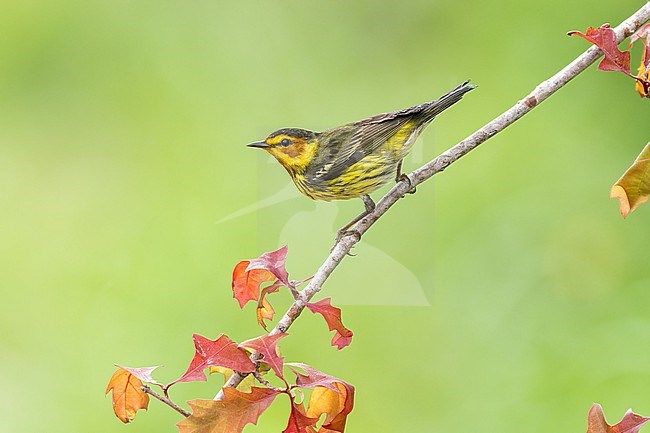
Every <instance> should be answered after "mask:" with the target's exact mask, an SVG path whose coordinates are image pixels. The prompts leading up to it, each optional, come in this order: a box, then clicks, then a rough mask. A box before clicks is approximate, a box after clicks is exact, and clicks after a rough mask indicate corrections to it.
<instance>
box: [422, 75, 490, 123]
mask: <svg viewBox="0 0 650 433" xmlns="http://www.w3.org/2000/svg"><path fill="white" fill-rule="evenodd" d="M476 87H477V86H474V85H472V84H469V80H467V81H465V82H464V83H463V84H461V85H460V86H458V87H456V88H455V89H453V90H450V91H449V92H447V93H446V94H444V95H442V96H441V97H440V98H438V99H436V100H435V101H431V102H427V103H425V104H422V105H421V107H422V111H421V114H422V115H423V117H424V121H425V122H430V121H431V120H433V118H434V117H436V116H437V115H438V114H440V113H442V112H443V111H445V110H446V109H447V108H449V107H451V106H452V105H454V104H455V103H456V102H458V101H460V100H461V99H462V98H463V95H464V94H465V93H467V92H469V91H470V90H474V89H476Z"/></svg>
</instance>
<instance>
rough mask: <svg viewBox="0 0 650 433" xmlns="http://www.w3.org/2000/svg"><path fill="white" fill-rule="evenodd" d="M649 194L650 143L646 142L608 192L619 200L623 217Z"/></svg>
mask: <svg viewBox="0 0 650 433" xmlns="http://www.w3.org/2000/svg"><path fill="white" fill-rule="evenodd" d="M649 195H650V143H648V144H646V146H645V148H644V149H643V151H642V152H641V154H640V155H639V156H638V157H637V159H636V160H635V161H634V163H633V164H632V166H631V167H630V168H628V169H627V171H626V172H625V173H624V174H623V176H621V178H620V179H619V180H617V181H616V183H615V184H614V186H613V187H612V190H611V192H610V197H611V198H616V199H618V201H619V210H620V212H621V215H622V216H623V218H625V217H627V215H628V214H629V213H630V212H632V211H633V210H634V209H636V208H637V207H639V206H640V205H642V204H643V203H645V202H647V201H648V196H649Z"/></svg>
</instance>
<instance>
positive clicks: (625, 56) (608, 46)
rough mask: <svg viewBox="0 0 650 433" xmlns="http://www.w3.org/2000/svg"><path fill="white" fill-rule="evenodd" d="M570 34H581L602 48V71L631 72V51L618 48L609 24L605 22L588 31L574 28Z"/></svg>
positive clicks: (600, 66) (600, 67)
mask: <svg viewBox="0 0 650 433" xmlns="http://www.w3.org/2000/svg"><path fill="white" fill-rule="evenodd" d="M569 36H580V37H581V38H583V39H586V40H588V41H589V42H591V43H592V44H594V45H596V46H597V47H598V48H600V50H601V51H602V52H603V56H604V57H603V60H601V61H600V63H599V64H598V69H600V70H601V71H618V72H623V73H624V74H629V73H630V52H629V51H621V50H619V49H618V42H617V41H616V34H615V33H614V30H612V29H611V28H610V26H609V24H603V25H602V26H600V27H599V28H597V29H595V28H593V27H589V28H588V29H587V33H581V32H579V31H575V30H574V31H571V32H569Z"/></svg>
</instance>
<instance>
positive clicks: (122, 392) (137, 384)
mask: <svg viewBox="0 0 650 433" xmlns="http://www.w3.org/2000/svg"><path fill="white" fill-rule="evenodd" d="M141 387H142V381H140V379H138V378H137V377H135V375H133V374H131V373H130V372H129V371H127V370H125V369H123V368H119V369H118V370H117V371H116V372H115V373H113V376H112V377H111V380H110V381H109V382H108V386H107V387H106V394H108V393H109V392H110V391H113V411H114V412H115V415H116V416H117V417H118V418H119V419H120V420H122V422H123V423H125V424H126V423H128V422H129V421H132V420H133V418H135V414H136V412H137V411H138V410H140V409H145V410H146V409H147V406H149V395H147V393H145V392H144V391H143V390H142V389H141Z"/></svg>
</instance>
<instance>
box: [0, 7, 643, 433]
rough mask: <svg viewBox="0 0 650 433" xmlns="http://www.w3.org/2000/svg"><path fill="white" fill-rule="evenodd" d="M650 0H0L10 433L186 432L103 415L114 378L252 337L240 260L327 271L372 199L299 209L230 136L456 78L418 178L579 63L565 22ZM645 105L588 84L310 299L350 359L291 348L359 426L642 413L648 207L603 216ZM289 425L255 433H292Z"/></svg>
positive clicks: (536, 425) (574, 422)
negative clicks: (341, 395) (275, 257)
mask: <svg viewBox="0 0 650 433" xmlns="http://www.w3.org/2000/svg"><path fill="white" fill-rule="evenodd" d="M641 5H642V2H641V1H628V2H619V3H618V4H616V3H612V2H605V1H595V2H594V1H586V0H581V1H574V2H566V1H560V0H549V1H546V2H543V3H537V4H534V5H533V4H529V3H528V2H521V1H515V0H497V1H491V2H485V1H483V2H457V1H450V0H444V1H443V0H434V1H431V0H403V1H399V2H378V1H373V0H359V1H355V2H344V1H310V2H305V1H298V0H288V1H268V2H261V1H254V2H237V1H218V2H214V1H197V2H180V1H138V2H132V1H123V0H111V1H104V0H90V1H86V2H78V1H66V0H55V1H49V2H36V1H25V0H1V1H0V29H2V30H1V36H0V59H1V60H0V203H1V204H0V206H1V209H2V211H1V212H0V270H1V271H0V290H1V298H0V299H1V301H0V326H1V332H0V344H1V346H0V347H1V349H0V350H1V352H0V384H1V386H0V419H1V420H2V422H0V431H3V432H18V431H20V432H50V433H57V432H81V431H101V432H124V431H127V430H129V431H137V432H143V433H144V432H164V431H168V432H172V431H176V428H175V427H174V423H175V422H177V421H178V420H179V416H178V414H176V413H175V412H173V411H171V410H170V409H169V408H167V407H165V406H163V405H161V404H159V403H158V402H156V401H152V402H151V404H150V410H149V412H141V413H140V414H138V417H137V418H136V420H135V422H134V424H133V425H129V426H126V427H125V426H123V425H122V424H121V423H120V422H119V421H118V420H117V419H116V418H115V417H114V415H113V413H112V410H111V403H110V398H108V397H104V395H103V393H104V388H105V386H106V383H107V381H108V379H109V377H110V375H111V374H112V372H113V366H112V364H113V363H121V364H124V365H129V366H146V365H156V364H164V368H162V369H160V370H159V372H158V375H157V377H158V378H159V379H160V380H161V381H167V380H172V379H174V378H176V377H178V376H179V375H180V374H181V373H182V372H183V371H184V370H185V368H186V366H187V364H188V362H189V360H190V359H191V357H192V353H193V347H192V343H191V335H192V333H193V332H198V333H201V334H203V335H205V336H208V337H210V338H215V337H216V336H217V335H218V334H219V333H220V332H224V333H226V334H228V335H229V336H230V337H232V338H233V339H235V340H238V341H242V340H244V339H247V338H251V337H253V336H256V335H258V334H260V332H261V331H260V329H259V328H258V325H257V324H256V323H255V318H254V314H255V313H254V309H253V308H252V306H249V307H248V308H246V309H245V310H244V311H240V310H239V308H238V307H237V304H236V302H235V301H234V300H233V299H232V294H231V291H230V275H231V271H232V268H233V266H234V265H235V263H236V262H238V261H239V260H243V259H246V258H250V257H255V256H257V255H259V254H260V253H262V252H264V251H269V250H273V249H275V248H277V247H279V246H281V245H283V244H285V243H288V244H289V260H288V268H289V271H290V273H291V275H292V276H293V277H295V278H303V277H306V276H309V275H311V274H312V273H313V272H314V271H315V269H316V267H317V266H318V264H319V263H320V262H322V260H323V259H324V258H325V257H326V255H327V252H328V250H329V248H330V246H331V244H332V239H333V233H334V231H335V229H336V227H337V226H341V225H342V224H343V223H344V222H345V221H346V220H347V219H349V218H351V217H352V216H354V215H355V214H356V212H358V211H359V209H360V208H361V206H362V205H361V202H360V201H359V202H343V203H335V204H332V203H331V204H318V205H317V204H315V203H313V202H311V201H309V200H307V199H304V198H300V197H298V195H297V193H295V192H294V191H293V190H292V188H287V186H288V185H289V180H288V177H287V176H286V173H285V172H284V170H283V169H282V168H281V167H279V166H278V165H276V164H275V163H274V162H273V161H271V160H270V159H269V157H268V156H267V155H265V154H264V153H263V152H259V151H256V150H252V149H248V148H246V147H244V144H246V143H248V142H250V141H254V140H257V139H260V138H263V137H264V136H265V135H266V134H268V133H269V132H271V131H273V130H274V129H278V128H280V127H289V126H298V127H304V128H311V129H316V130H318V129H324V128H328V127H331V126H334V125H337V124H341V123H345V122H349V121H353V120H357V119H359V118H362V117H366V116H369V115H373V114H377V113H380V112H384V111H390V110H394V109H400V108H404V107H407V106H410V105H414V104H417V103H420V102H424V101H427V100H431V99H434V98H436V97H437V96H439V95H440V94H442V93H444V92H445V91H447V90H448V89H450V88H451V87H453V86H455V85H457V84H458V83H460V82H462V81H463V80H465V79H467V78H471V79H472V80H473V82H474V83H476V84H478V85H479V86H480V87H479V89H477V90H476V91H474V92H472V93H470V94H468V95H467V96H466V98H465V99H464V100H463V101H462V102H461V103H460V104H458V105H456V106H454V107H453V108H452V109H451V110H449V111H448V112H445V113H444V115H442V116H440V117H439V119H438V120H436V122H434V124H433V125H432V126H431V127H430V128H429V129H428V130H427V131H426V132H425V133H424V135H423V137H422V139H421V140H420V143H419V144H417V145H416V149H415V150H414V153H413V156H412V158H411V159H410V160H409V161H407V164H406V165H407V168H415V167H416V166H417V164H418V163H421V162H424V161H426V160H428V159H430V158H432V157H434V156H435V155H437V154H438V153H440V152H442V151H443V150H445V149H446V148H447V147H449V146H451V145H453V144H454V143H456V142H457V141H458V140H460V139H462V138H464V137H465V136H466V135H468V134H469V133H471V132H472V131H474V130H475V129H476V128H478V127H479V126H481V125H483V124H484V123H485V122H486V121H488V120H490V119H492V118H493V117H494V116H496V115H497V114H499V113H500V112H502V111H503V110H505V109H506V108H508V107H509V106H510V105H511V104H513V103H514V102H515V101H516V100H518V99H519V98H521V97H523V96H524V95H525V94H526V93H528V92H529V91H530V90H531V89H532V88H533V87H534V86H536V85H537V84H538V83H539V82H541V81H542V80H543V79H546V78H547V77H549V76H550V75H552V74H553V73H555V72H556V71H557V70H559V69H560V68H561V67H563V66H564V65H565V64H566V63H568V62H569V61H571V60H572V59H573V58H574V57H575V56H576V55H578V54H579V53H581V52H582V51H583V50H584V49H586V48H587V43H586V42H585V41H583V40H581V39H578V38H574V39H570V38H568V37H566V35H565V33H566V31H568V30H572V29H580V30H584V29H585V28H586V27H587V26H589V25H600V24H601V23H603V22H612V23H613V24H616V23H619V22H620V21H621V20H623V19H624V18H626V17H627V16H629V15H630V14H631V13H632V12H634V11H635V10H636V9H637V8H638V7H640V6H641ZM634 55H635V57H634V62H635V63H636V62H637V61H638V60H637V59H638V58H639V57H638V56H639V54H638V51H635V54H634ZM648 104H649V102H648V101H643V100H641V99H640V98H639V97H638V96H637V95H636V94H635V93H634V92H633V83H632V81H631V80H630V79H627V78H626V77H624V76H622V75H620V74H613V73H605V72H599V71H597V70H596V69H595V67H591V68H590V69H589V70H588V71H586V72H585V73H583V74H582V75H580V76H579V77H578V78H577V79H576V80H574V81H573V82H572V83H570V84H569V85H568V86H566V88H565V89H563V90H561V91H560V92H558V93H557V94H556V95H554V96H553V97H552V98H550V99H549V100H548V101H546V102H544V103H543V104H542V105H541V106H540V107H538V108H537V109H536V110H535V111H534V112H533V113H531V114H530V115H528V116H526V117H525V118H524V119H523V120H521V121H520V122H517V124H515V125H514V126H513V127H511V128H510V129H508V130H507V131H506V132H504V133H502V134H500V135H498V136H497V137H495V138H494V139H491V140H490V141H489V142H488V143H486V144H485V145H483V146H482V148H480V149H479V150H477V151H476V152H473V153H472V154H470V155H469V156H467V157H466V158H464V159H463V160H462V161H460V162H459V163H458V164H455V165H453V167H451V168H449V169H448V170H447V171H445V172H444V173H443V174H441V175H440V176H436V177H435V178H434V179H432V181H430V182H428V183H427V184H425V185H423V186H421V187H420V188H418V192H417V194H415V195H414V196H408V197H407V198H406V199H405V200H404V201H403V202H401V203H400V204H399V205H398V206H396V207H395V208H394V209H392V210H391V211H390V212H389V213H388V214H387V215H386V216H385V218H383V219H382V220H381V221H380V222H379V223H378V224H377V225H376V226H375V227H374V228H373V229H372V230H371V231H370V232H369V233H368V234H367V235H366V236H365V237H364V239H363V242H362V244H361V245H360V246H358V247H357V248H356V252H357V254H358V255H357V256H356V257H353V258H349V259H348V260H346V261H345V263H344V264H343V265H342V266H341V268H340V269H339V270H337V272H336V274H335V275H334V276H333V277H332V279H331V281H329V282H328V284H327V285H326V287H325V289H324V291H323V294H322V296H328V295H331V296H333V298H334V299H333V303H334V304H335V305H342V306H343V308H344V312H343V314H344V316H343V317H344V322H345V323H346V324H347V325H348V326H349V327H350V328H352V329H353V330H354V331H355V338H354V341H353V343H352V345H351V346H350V347H348V348H346V349H344V350H343V351H341V352H338V351H336V350H335V349H333V348H331V347H330V346H329V340H330V338H331V334H330V333H329V332H328V331H327V329H326V326H325V324H324V323H323V322H322V320H321V319H320V317H314V316H311V315H305V316H304V317H301V318H300V320H299V322H298V323H297V325H296V326H295V327H294V328H292V329H291V332H290V334H291V336H290V337H289V338H287V339H285V340H284V341H283V343H282V349H283V353H284V354H285V355H286V356H287V358H288V359H289V360H293V361H301V362H306V363H309V364H312V365H314V366H315V367H317V368H320V369H322V370H325V371H327V372H330V373H331V374H334V375H337V376H339V377H342V378H344V379H347V380H348V381H349V382H351V383H353V384H355V385H356V386H357V389H358V394H357V404H356V408H355V410H354V412H353V414H352V415H351V417H350V419H349V424H348V430H349V431H350V432H375V431H387V432H391V431H408V432H424V431H427V432H429V431H439V432H442V431H445V432H493V431H499V432H502V433H506V432H520V431H521V430H522V429H524V430H526V431H528V432H547V431H566V432H580V431H584V429H585V425H586V415H587V411H588V409H589V407H590V405H591V404H592V403H593V402H600V403H601V404H603V406H604V408H605V413H606V415H607V416H608V419H609V420H610V421H612V422H613V421H617V420H618V419H620V417H621V416H622V415H623V413H624V411H625V410H626V409H627V408H629V407H633V408H634V409H635V410H636V411H637V412H639V413H642V414H645V415H649V414H650V393H649V392H648V384H649V382H650V350H649V349H648V347H649V346H648V344H649V343H650V315H649V313H648V302H649V300H650V293H648V292H649V290H650V272H649V270H648V245H650V244H649V241H650V235H649V233H650V231H649V229H648V227H649V225H648V221H649V219H650V206H646V207H642V208H640V209H639V210H638V211H636V212H635V213H634V214H632V215H631V216H630V217H629V218H628V220H626V221H624V220H623V219H622V218H621V217H620V215H619V214H618V210H617V203H615V202H614V201H610V200H609V199H608V193H609V188H610V186H611V185H612V184H613V182H614V181H615V180H616V179H617V178H618V177H619V176H620V175H621V174H622V173H623V171H624V170H625V169H626V168H627V167H628V166H629V164H630V163H631V162H632V161H633V159H634V158H635V157H636V156H637V154H638V153H639V152H640V150H641V149H642V147H643V146H644V145H645V143H646V142H647V140H648V132H649V128H648V125H649V123H648V118H649V117H648V116H649V114H650V106H649V105H648ZM382 191H386V189H385V190H382ZM380 196H381V194H380V193H377V194H375V198H377V199H378V198H379V197H380ZM269 197H272V199H269ZM274 300H275V303H276V307H277V310H278V311H282V309H283V308H284V307H286V306H287V305H288V303H289V301H288V295H287V294H281V295H276V297H275V298H274ZM220 383H221V379H220V378H219V377H216V376H215V377H211V378H210V379H209V382H207V383H194V384H184V385H178V386H177V388H176V389H174V390H173V392H172V396H173V397H174V398H175V399H176V400H177V401H179V402H183V401H185V400H187V399H191V398H196V397H204V398H211V397H212V396H213V395H214V393H215V392H216V389H217V388H218V387H219V386H220ZM287 408H288V404H287V402H286V401H280V400H278V401H277V402H276V403H275V405H274V406H273V407H272V408H271V409H270V410H269V411H268V412H267V413H266V414H265V415H263V416H262V418H261V420H260V425H259V427H257V428H256V427H253V426H249V427H247V430H246V431H263V432H273V431H277V432H279V431H281V430H282V429H283V428H284V427H285V425H286V424H285V423H286V413H287Z"/></svg>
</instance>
